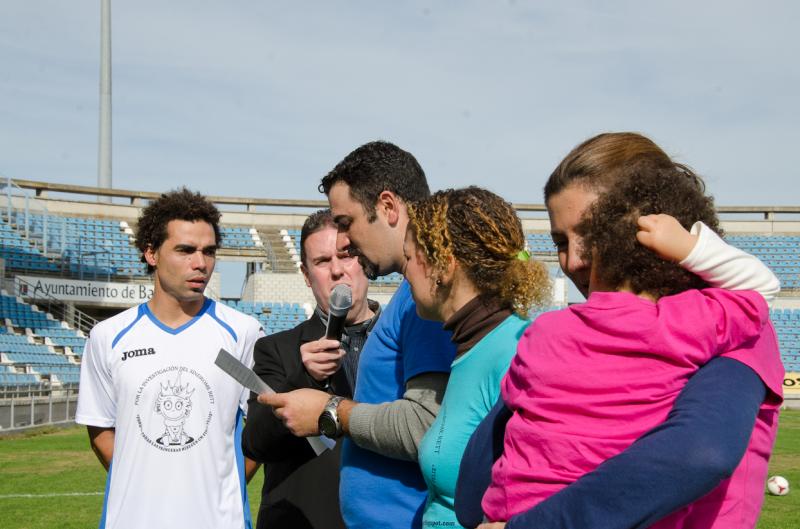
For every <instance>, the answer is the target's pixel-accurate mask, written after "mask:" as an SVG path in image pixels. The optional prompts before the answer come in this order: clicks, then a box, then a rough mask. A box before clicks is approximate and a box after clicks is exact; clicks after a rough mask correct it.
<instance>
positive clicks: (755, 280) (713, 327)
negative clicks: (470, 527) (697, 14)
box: [482, 134, 780, 528]
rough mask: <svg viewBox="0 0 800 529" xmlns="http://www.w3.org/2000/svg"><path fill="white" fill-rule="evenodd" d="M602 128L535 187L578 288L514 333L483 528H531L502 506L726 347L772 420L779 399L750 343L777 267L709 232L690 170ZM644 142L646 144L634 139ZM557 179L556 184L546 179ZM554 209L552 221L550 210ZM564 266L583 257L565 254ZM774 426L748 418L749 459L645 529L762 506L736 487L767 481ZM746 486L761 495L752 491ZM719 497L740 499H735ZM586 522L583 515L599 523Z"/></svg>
mask: <svg viewBox="0 0 800 529" xmlns="http://www.w3.org/2000/svg"><path fill="white" fill-rule="evenodd" d="M611 136H612V137H611V138H608V137H605V138H601V140H600V141H599V142H598V141H594V142H593V141H592V140H589V141H588V142H585V143H584V144H582V145H581V146H579V147H578V148H576V151H578V152H577V153H576V151H573V152H572V153H570V155H568V156H567V158H566V159H565V161H564V162H562V164H561V165H560V166H559V168H557V169H556V171H555V172H554V174H553V176H551V180H550V182H548V187H546V188H545V192H546V196H547V195H548V192H549V196H548V207H549V208H551V223H552V226H553V230H554V241H555V242H556V244H557V246H558V247H559V256H560V258H561V265H562V268H564V269H565V271H569V272H571V273H572V274H571V277H572V278H573V279H574V280H575V283H576V285H578V286H579V288H582V290H585V291H586V292H588V294H589V298H588V301H587V302H586V303H584V304H579V305H573V306H571V307H569V308H568V309H564V310H561V311H555V312H551V313H547V314H545V315H542V316H540V317H539V318H537V320H536V321H535V322H534V323H533V325H531V326H530V327H529V328H528V330H527V331H526V332H525V334H524V335H523V337H522V338H521V340H520V342H519V346H518V349H517V356H516V357H515V358H514V360H513V361H512V364H511V367H510V369H509V372H508V374H507V375H506V377H505V378H504V380H503V383H502V396H503V400H504V402H505V405H506V407H507V408H508V409H509V410H510V412H511V416H510V418H509V419H508V421H507V423H506V424H505V435H504V441H503V454H502V455H501V456H500V457H499V459H498V461H497V462H496V464H495V465H494V467H493V469H492V476H491V479H492V482H491V485H490V486H489V489H488V490H487V492H486V494H485V496H484V497H483V504H482V506H483V511H484V513H485V514H486V516H487V518H488V519H489V520H490V521H492V522H501V523H491V524H486V527H502V526H503V525H504V523H502V522H505V521H508V520H512V521H515V523H514V524H513V526H514V527H530V526H532V525H530V524H526V523H524V522H523V521H522V520H523V519H522V518H518V519H516V520H515V519H514V517H516V516H518V515H520V514H522V513H524V514H527V511H529V510H530V509H531V508H533V507H534V506H535V505H537V504H539V503H540V502H543V501H544V500H546V499H547V498H549V497H550V496H552V495H554V494H555V493H557V492H559V491H561V490H562V489H564V488H566V487H568V486H569V485H570V484H572V483H574V482H576V481H578V480H579V479H581V478H582V477H584V476H585V475H587V474H588V473H591V472H592V471H594V470H595V469H597V467H598V466H600V465H601V464H602V463H604V462H605V461H607V460H608V459H610V458H612V457H614V456H616V455H618V454H620V453H622V452H623V451H624V450H626V449H627V448H628V447H629V446H630V445H631V443H633V442H634V441H636V440H637V438H639V437H640V436H642V435H643V434H644V433H646V432H648V431H649V430H651V429H652V428H654V427H656V426H658V425H659V424H661V423H662V422H664V420H665V419H666V418H667V415H668V413H669V412H670V411H671V409H672V407H673V405H674V404H675V400H676V398H677V397H678V395H679V394H680V392H681V390H682V389H683V388H684V386H685V385H686V382H687V381H688V379H689V377H690V376H692V375H693V374H694V373H695V372H696V371H697V370H698V369H699V368H700V366H702V365H703V364H705V363H706V362H708V361H709V360H710V359H711V358H712V357H714V356H716V355H720V354H723V353H727V354H729V355H731V356H732V357H734V358H736V359H737V360H739V361H741V362H742V363H744V364H746V365H748V366H749V367H750V368H752V369H753V371H755V372H756V373H758V374H759V375H760V376H762V377H763V378H764V383H765V384H766V385H767V387H768V389H769V390H770V391H771V393H769V394H768V398H767V400H766V406H767V408H769V409H770V410H771V412H773V413H772V414H771V415H770V417H771V418H773V419H774V417H775V415H774V412H776V408H777V405H778V404H779V403H780V376H776V375H777V374H778V372H779V371H780V369H779V367H780V361H779V357H778V355H777V350H775V349H774V344H773V347H772V348H770V344H766V345H764V344H762V348H761V349H760V350H757V349H756V348H755V347H754V344H756V343H757V342H758V341H759V340H760V338H761V336H762V334H763V330H764V326H765V324H767V321H768V314H769V313H768V307H767V304H766V303H765V301H768V300H770V299H771V298H772V297H774V295H775V294H776V293H777V289H778V286H777V279H776V278H775V277H774V275H773V274H772V273H771V272H770V271H769V270H768V269H767V268H766V267H765V266H764V265H762V264H761V263H760V262H759V261H758V260H757V259H755V258H753V257H752V256H748V255H747V254H744V253H743V252H740V251H738V250H736V249H734V248H732V247H730V246H727V245H726V244H725V243H724V242H723V241H722V239H720V238H719V236H718V233H719V228H718V220H717V217H716V213H715V211H714V207H713V202H712V200H711V198H710V197H707V196H705V193H704V191H705V190H704V186H703V184H702V181H701V180H700V179H699V178H698V177H697V176H696V175H694V173H693V172H691V170H689V169H688V168H686V167H685V166H682V165H679V164H675V163H673V162H672V161H671V160H670V159H669V157H667V156H666V155H664V154H663V151H661V150H660V149H658V147H657V146H655V144H653V143H652V142H650V140H647V139H646V138H644V137H642V136H639V135H630V134H628V135H625V136H623V135H617V136H614V135H611ZM620 136H623V137H620ZM598 143H599V144H600V145H598ZM642 145H644V146H648V147H649V146H652V147H653V148H651V149H641V148H639V149H637V147H642ZM587 152H590V154H591V156H588V155H587ZM633 152H635V153H636V155H635V156H634V155H631V153H633ZM581 156H583V157H584V160H583V161H584V162H585V161H586V159H591V160H592V161H594V162H597V161H598V160H600V163H601V164H605V165H606V166H607V167H610V169H608V170H606V171H605V172H603V173H602V174H601V178H596V179H594V180H592V179H588V182H587V181H585V180H584V181H581V177H584V179H585V177H586V176H587V174H591V171H589V170H587V166H588V165H589V164H586V163H580V162H581ZM564 175H567V177H568V178H564ZM559 178H562V179H566V180H567V182H568V183H567V184H566V185H563V186H561V187H560V188H559V187H558V186H551V184H552V183H553V182H554V180H558V179H559ZM556 183H558V182H556ZM554 188H555V191H553V189H554ZM564 193H566V195H564ZM570 193H572V194H573V195H580V194H583V195H584V196H583V198H584V199H585V203H584V204H580V205H579V204H577V202H578V201H577V200H576V196H571V197H570V196H569V194H570ZM590 194H591V195H592V196H587V195H590ZM559 200H565V201H567V202H569V203H570V204H572V205H573V206H575V205H578V206H581V207H575V208H574V209H573V211H570V212H569V213H570V214H571V215H572V217H573V218H574V220H573V221H571V222H566V223H564V222H559V220H561V221H563V220H564V213H565V209H567V208H564V207H563V206H564V204H559ZM553 207H556V208H557V209H558V210H559V213H560V214H561V215H560V218H559V216H558V215H556V216H555V218H554V215H553V211H552V208H553ZM696 221H699V222H696ZM565 226H568V229H567V230H564V231H559V230H563V229H564V227H565ZM690 230H691V231H690ZM559 236H564V238H565V239H566V240H570V241H573V244H572V245H571V246H572V248H571V250H572V251H571V252H567V251H565V250H566V248H564V249H563V250H564V251H562V247H561V246H560V245H559V242H560V241H559V238H558V237H559ZM576 240H577V241H580V244H574V241H576ZM576 262H577V263H580V265H581V266H580V267H578V266H574V267H572V268H571V267H570V266H569V265H570V264H573V265H574V264H575V263H576ZM709 285H713V286H718V287H724V288H727V289H741V288H748V289H754V290H757V292H751V291H742V290H737V291H732V290H722V289H719V288H707V287H709ZM737 351H738V352H737ZM756 353H761V354H756ZM776 362H777V365H776ZM774 434H775V428H774V424H765V428H764V429H762V430H761V431H759V430H758V429H757V433H756V434H755V435H754V436H753V438H752V439H751V445H750V451H749V452H750V454H751V455H752V456H753V457H751V459H750V461H749V462H748V464H747V465H746V466H747V467H749V470H747V472H746V473H745V474H742V475H741V476H739V478H738V481H734V484H725V485H723V486H721V487H719V488H718V489H717V490H715V491H714V492H712V494H711V495H709V496H706V497H705V498H704V499H703V500H701V501H698V502H695V503H694V504H692V505H691V506H690V507H688V508H685V509H682V510H679V511H677V512H675V513H673V514H672V515H670V516H668V517H666V518H664V519H662V520H661V521H660V522H659V523H658V524H656V525H655V526H657V527H664V528H666V527H670V528H674V527H732V526H736V527H746V526H748V523H749V524H750V525H752V524H754V523H755V520H756V518H757V515H758V508H759V506H760V504H759V503H758V502H756V501H753V500H754V494H751V497H750V498H741V497H737V495H741V490H742V489H745V488H748V486H751V485H752V484H753V483H754V482H757V481H758V480H759V479H762V478H763V477H764V475H765V472H766V462H767V459H766V457H764V454H768V453H769V450H770V448H771V446H772V441H773V440H774ZM734 479H736V476H734ZM729 489H730V490H729ZM731 490H733V491H734V492H733V494H732V495H729V492H730V491H731ZM758 491H759V497H760V494H761V487H758ZM619 492H621V491H619ZM730 500H734V502H738V503H739V504H738V505H736V507H735V508H731V504H732V502H731V501H730ZM723 504H724V505H726V507H725V508H723ZM742 505H745V507H742ZM565 516H569V515H568V514H567V513H565ZM657 519H658V518H656V519H653V520H649V521H648V522H647V523H644V522H643V521H642V520H640V521H639V523H638V524H636V526H637V527H640V526H650V524H651V523H652V522H654V521H656V520H657ZM584 522H588V525H585V526H586V527H589V526H592V527H594V526H600V525H601V524H602V522H601V521H600V520H589V521H586V520H585V521H584ZM573 523H574V521H573ZM511 526H512V524H509V527H511ZM568 526H569V527H580V526H583V525H581V524H580V523H574V525H568ZM603 526H605V525H603ZM655 526H654V527H655Z"/></svg>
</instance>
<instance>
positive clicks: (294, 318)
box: [227, 301, 313, 334]
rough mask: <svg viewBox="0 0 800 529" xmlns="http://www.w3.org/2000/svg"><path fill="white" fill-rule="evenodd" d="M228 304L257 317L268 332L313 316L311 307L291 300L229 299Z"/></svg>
mask: <svg viewBox="0 0 800 529" xmlns="http://www.w3.org/2000/svg"><path fill="white" fill-rule="evenodd" d="M227 304H228V305H229V306H230V307H233V308H234V309H237V310H239V311H241V312H244V313H245V314H249V315H251V316H253V317H254V318H256V319H257V320H258V321H259V322H260V323H261V325H262V326H263V328H264V332H265V333H266V334H272V333H275V332H280V331H285V330H288V329H292V328H294V327H296V326H297V325H298V324H299V323H300V322H302V321H305V320H306V319H308V318H309V317H310V316H311V311H312V310H313V309H311V307H310V306H309V307H303V306H301V305H300V304H299V303H290V302H269V301H266V302H257V303H254V302H250V301H229V302H227Z"/></svg>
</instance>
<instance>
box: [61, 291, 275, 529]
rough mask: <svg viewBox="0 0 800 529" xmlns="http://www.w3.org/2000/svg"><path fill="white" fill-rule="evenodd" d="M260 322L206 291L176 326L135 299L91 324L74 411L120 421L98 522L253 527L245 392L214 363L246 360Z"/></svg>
mask: <svg viewBox="0 0 800 529" xmlns="http://www.w3.org/2000/svg"><path fill="white" fill-rule="evenodd" d="M263 335H264V334H263V331H262V330H261V327H260V325H259V323H258V321H257V320H256V319H255V318H253V317H251V316H247V315H245V314H242V313H241V312H238V311H236V310H234V309H232V308H230V307H227V306H225V305H221V304H218V303H216V302H214V301H212V300H210V299H206V301H205V304H204V305H203V308H202V309H201V310H200V312H199V313H198V314H197V315H196V316H195V317H194V318H192V319H191V320H190V321H188V322H187V323H185V324H184V325H181V326H180V327H178V328H177V329H172V328H170V327H167V326H165V325H164V324H163V323H161V322H160V321H158V319H157V318H156V317H155V316H154V315H153V313H152V312H150V310H149V308H148V306H147V304H146V303H145V304H142V305H139V306H138V307H133V308H131V309H128V310H126V311H125V312H122V313H121V314H118V315H117V316H114V317H113V318H109V319H108V320H105V321H103V322H101V323H99V324H98V325H97V326H95V328H94V329H92V332H91V333H90V335H89V339H88V340H87V342H86V348H85V351H84V354H83V363H82V365H81V382H80V394H79V397H78V409H77V413H76V416H75V420H76V422H78V423H80V424H85V425H90V426H99V427H113V428H115V437H114V455H113V459H112V464H111V469H110V471H109V474H108V481H107V485H106V492H105V501H104V504H103V515H102V519H101V521H100V528H101V529H104V528H109V529H127V528H141V527H147V528H150V529H155V528H159V527H169V528H178V527H192V528H203V527H207V528H213V529H219V528H232V529H233V528H236V529H241V528H248V529H249V528H250V527H251V521H250V511H249V507H248V503H247V490H246V488H245V476H244V458H243V456H242V450H241V442H240V437H241V425H242V415H243V414H244V413H246V411H247V398H248V391H247V390H246V389H244V388H243V387H242V386H241V385H240V384H239V383H238V382H236V381H235V380H233V379H232V378H231V377H230V376H228V375H227V374H226V373H225V372H224V371H222V370H221V369H220V368H219V367H217V366H216V365H215V364H214V360H215V359H216V357H217V353H218V352H219V350H220V348H224V349H225V350H227V351H228V352H229V353H231V354H232V355H233V356H235V357H236V358H238V359H239V360H241V361H242V362H243V363H244V364H245V365H248V366H251V365H252V364H253V346H254V345H255V342H256V340H257V339H258V338H260V337H261V336H263Z"/></svg>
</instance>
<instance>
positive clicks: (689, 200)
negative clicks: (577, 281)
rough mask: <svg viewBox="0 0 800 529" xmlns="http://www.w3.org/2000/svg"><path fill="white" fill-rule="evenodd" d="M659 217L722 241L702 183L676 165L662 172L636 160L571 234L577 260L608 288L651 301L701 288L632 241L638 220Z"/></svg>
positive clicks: (701, 283)
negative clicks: (577, 239)
mask: <svg viewBox="0 0 800 529" xmlns="http://www.w3.org/2000/svg"><path fill="white" fill-rule="evenodd" d="M659 213H665V214H668V215H671V216H673V217H675V218H676V219H677V220H678V222H680V224H681V225H682V226H683V227H684V228H686V229H687V230H689V229H690V228H691V227H692V225H693V224H694V223H695V222H696V221H702V222H703V223H705V224H706V225H707V226H708V227H709V228H711V229H712V230H713V231H715V232H716V233H718V234H719V235H722V230H721V228H720V227H719V219H718V218H717V212H716V210H715V208H714V199H713V197H711V196H708V195H706V194H705V185H704V184H703V181H702V180H701V179H700V178H699V177H698V176H697V175H695V174H694V173H693V172H691V171H690V170H688V169H687V168H686V167H685V166H682V165H677V164H675V165H673V166H672V167H664V166H663V164H659V163H655V162H654V161H653V160H651V159H647V158H641V159H639V160H638V161H636V162H633V163H629V164H627V165H625V166H624V167H622V168H620V171H619V173H618V175H617V177H616V178H615V183H614V185H613V186H611V187H610V188H609V189H608V190H607V191H605V192H604V193H602V194H601V195H600V198H599V199H598V200H597V202H595V203H594V204H593V205H592V206H591V207H590V208H589V210H588V211H587V212H586V213H584V216H583V218H582V219H581V222H580V223H579V224H578V226H577V227H576V228H575V231H576V233H577V234H578V235H580V236H581V237H583V250H582V251H583V254H584V255H583V258H584V259H587V260H589V261H590V262H592V263H593V266H596V268H595V273H597V274H598V277H599V278H600V279H601V280H602V281H603V282H604V283H605V284H606V285H607V286H609V287H611V288H619V287H621V286H623V285H626V286H628V287H630V289H631V290H632V291H633V292H634V293H636V294H640V293H648V294H650V295H652V296H654V297H656V298H659V297H661V296H668V295H672V294H677V293H679V292H683V291H684V290H688V289H691V288H704V287H706V286H707V285H706V283H705V282H704V281H703V280H702V279H700V278H699V277H698V276H696V275H694V274H692V273H691V272H688V271H686V270H684V269H683V268H682V267H681V266H680V265H679V264H677V263H671V262H668V261H665V260H663V259H661V258H660V257H658V256H657V255H656V254H655V253H653V252H652V251H650V250H648V249H647V248H645V247H644V246H642V245H641V244H640V243H639V241H638V240H637V239H636V233H637V231H638V225H637V220H638V218H639V217H640V216H643V215H651V214H659Z"/></svg>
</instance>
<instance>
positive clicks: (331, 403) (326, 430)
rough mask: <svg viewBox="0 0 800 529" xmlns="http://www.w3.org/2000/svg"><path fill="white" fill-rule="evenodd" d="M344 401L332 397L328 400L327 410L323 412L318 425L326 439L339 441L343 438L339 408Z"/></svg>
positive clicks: (342, 398) (340, 398)
mask: <svg viewBox="0 0 800 529" xmlns="http://www.w3.org/2000/svg"><path fill="white" fill-rule="evenodd" d="M343 400H344V397H337V396H336V395H334V396H332V397H331V398H329V399H328V403H327V404H326V405H325V409H324V410H322V414H321V415H320V416H319V420H318V421H317V425H318V426H319V432H320V433H321V434H322V435H324V436H325V437H330V438H331V439H337V438H339V437H341V436H342V423H341V422H340V421H339V413H338V412H337V408H338V407H339V403H340V402H342V401H343Z"/></svg>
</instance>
